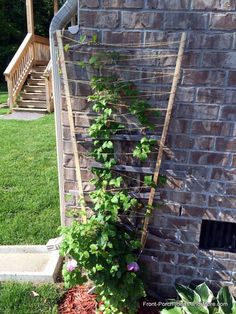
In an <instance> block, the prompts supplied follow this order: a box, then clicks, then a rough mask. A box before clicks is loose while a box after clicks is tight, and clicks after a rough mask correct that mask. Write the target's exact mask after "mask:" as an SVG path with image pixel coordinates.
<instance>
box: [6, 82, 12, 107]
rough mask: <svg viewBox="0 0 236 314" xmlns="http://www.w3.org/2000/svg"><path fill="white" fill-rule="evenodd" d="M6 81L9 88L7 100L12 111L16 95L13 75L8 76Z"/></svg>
mask: <svg viewBox="0 0 236 314" xmlns="http://www.w3.org/2000/svg"><path fill="white" fill-rule="evenodd" d="M6 81H7V90H8V101H7V103H8V106H9V109H10V112H12V110H13V106H14V97H13V85H12V79H11V77H7V78H6Z"/></svg>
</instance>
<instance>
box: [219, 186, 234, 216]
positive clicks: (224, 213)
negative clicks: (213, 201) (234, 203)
mask: <svg viewBox="0 0 236 314" xmlns="http://www.w3.org/2000/svg"><path fill="white" fill-rule="evenodd" d="M233 195H235V190H234V194H233ZM217 219H218V220H221V221H227V222H235V220H236V213H235V209H234V208H232V209H224V210H223V211H220V212H219V215H218V218H217Z"/></svg>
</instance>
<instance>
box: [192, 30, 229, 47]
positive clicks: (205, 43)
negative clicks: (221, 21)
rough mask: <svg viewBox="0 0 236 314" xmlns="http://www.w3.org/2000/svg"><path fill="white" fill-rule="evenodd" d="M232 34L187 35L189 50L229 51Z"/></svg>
mask: <svg viewBox="0 0 236 314" xmlns="http://www.w3.org/2000/svg"><path fill="white" fill-rule="evenodd" d="M232 42H233V34H227V33H221V34H214V33H213V34H210V33H209V34H202V33H191V34H190V35H189V48H190V49H193V48H195V49H201V48H203V49H229V48H231V46H232Z"/></svg>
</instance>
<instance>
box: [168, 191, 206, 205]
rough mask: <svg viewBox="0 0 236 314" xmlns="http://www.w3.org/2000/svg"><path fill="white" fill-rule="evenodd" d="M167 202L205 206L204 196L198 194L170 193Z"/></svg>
mask: <svg viewBox="0 0 236 314" xmlns="http://www.w3.org/2000/svg"><path fill="white" fill-rule="evenodd" d="M169 201H173V202H176V203H179V204H187V205H198V206H200V205H202V206H203V205H205V204H206V196H205V195H203V194H199V193H190V192H178V191H176V192H174V191H170V192H169Z"/></svg>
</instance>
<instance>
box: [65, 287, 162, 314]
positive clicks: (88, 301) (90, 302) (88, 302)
mask: <svg viewBox="0 0 236 314" xmlns="http://www.w3.org/2000/svg"><path fill="white" fill-rule="evenodd" d="M156 303H157V301H156V300H155V299H152V298H145V299H142V300H140V309H139V311H138V313H137V314H159V313H160V312H159V310H158V308H157V306H156ZM97 306H98V304H97V301H96V295H95V294H88V287H85V286H76V287H74V288H72V289H69V290H68V291H67V292H66V294H65V295H64V297H63V299H62V301H61V304H60V306H59V314H95V313H96V309H97ZM101 314H102V313H101Z"/></svg>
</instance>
